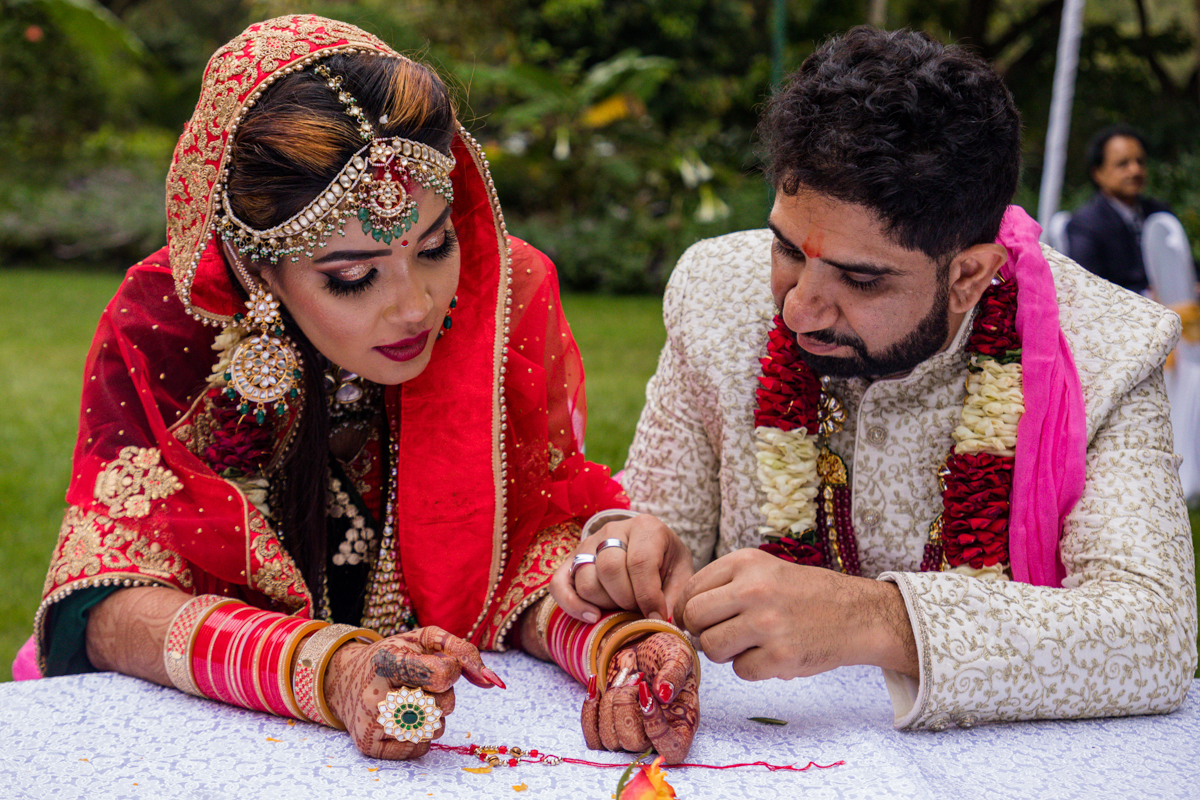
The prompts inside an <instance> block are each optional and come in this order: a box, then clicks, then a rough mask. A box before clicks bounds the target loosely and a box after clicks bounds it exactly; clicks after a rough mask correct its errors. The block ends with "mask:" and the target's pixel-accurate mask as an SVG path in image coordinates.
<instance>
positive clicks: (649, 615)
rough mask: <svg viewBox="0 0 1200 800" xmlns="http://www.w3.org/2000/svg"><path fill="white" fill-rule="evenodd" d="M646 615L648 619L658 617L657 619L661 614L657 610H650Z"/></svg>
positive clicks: (660, 617)
mask: <svg viewBox="0 0 1200 800" xmlns="http://www.w3.org/2000/svg"><path fill="white" fill-rule="evenodd" d="M647 616H648V617H649V618H650V619H658V620H661V619H662V614H659V613H658V612H657V611H651V612H650V613H649V614H648V615H647Z"/></svg>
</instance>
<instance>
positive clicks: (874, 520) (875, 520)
mask: <svg viewBox="0 0 1200 800" xmlns="http://www.w3.org/2000/svg"><path fill="white" fill-rule="evenodd" d="M880 519H881V517H880V515H879V512H878V511H875V510H874V509H867V510H866V511H864V512H863V513H862V524H863V527H864V528H873V527H875V526H876V525H878V524H879V520H880Z"/></svg>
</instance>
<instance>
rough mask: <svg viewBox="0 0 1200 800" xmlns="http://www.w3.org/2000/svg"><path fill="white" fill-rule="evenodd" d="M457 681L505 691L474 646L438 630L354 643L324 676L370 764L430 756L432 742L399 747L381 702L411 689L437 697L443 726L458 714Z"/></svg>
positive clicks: (331, 700)
mask: <svg viewBox="0 0 1200 800" xmlns="http://www.w3.org/2000/svg"><path fill="white" fill-rule="evenodd" d="M459 676H462V677H464V678H466V679H467V681H468V682H470V683H472V684H474V685H476V686H479V687H483V688H491V687H492V686H503V683H501V682H500V679H499V678H497V677H496V673H494V672H492V671H491V670H490V669H488V668H487V667H485V666H484V665H483V660H482V659H481V658H480V657H479V650H478V649H476V648H475V646H474V645H473V644H470V643H469V642H467V641H465V640H463V639H460V638H458V637H457V636H453V635H451V634H450V633H447V632H446V631H444V630H442V629H441V628H437V627H432V626H430V627H427V628H418V629H417V630H415V631H410V632H408V633H402V634H400V635H398V636H392V637H389V638H387V639H383V640H382V641H378V642H375V643H374V644H370V645H367V644H361V643H357V642H354V643H351V644H347V645H344V646H342V647H340V648H339V649H338V651H337V652H336V653H334V656H333V660H332V661H331V662H330V665H329V670H328V672H327V673H326V676H325V700H326V703H327V704H328V705H329V708H330V710H331V711H332V712H333V713H334V714H335V715H336V716H337V718H338V719H340V720H341V721H342V722H343V723H344V724H345V725H346V728H347V730H348V732H349V733H350V735H351V736H352V737H353V739H354V744H355V745H357V746H358V749H359V750H360V751H362V753H363V755H366V756H370V757H371V758H384V759H389V760H402V759H409V758H420V757H421V756H423V755H425V754H426V753H427V752H429V743H428V742H416V743H414V742H400V741H397V740H396V739H393V738H392V737H390V736H388V735H387V734H386V732H385V731H384V729H383V726H382V725H380V724H379V722H378V717H379V702H380V701H381V700H383V699H384V698H385V697H386V696H387V693H388V692H390V691H392V690H393V689H399V688H401V687H404V686H407V687H410V688H416V689H421V690H422V691H424V692H425V693H426V694H428V695H430V696H431V697H433V699H434V701H435V702H436V703H437V705H438V707H439V708H440V709H441V711H442V716H443V724H441V725H439V726H438V728H437V732H436V733H434V735H433V738H434V739H437V738H439V737H441V735H442V734H443V733H444V732H445V730H446V727H445V724H444V717H445V716H446V715H448V714H450V713H451V712H453V711H454V689H453V686H454V683H455V681H457V680H458V678H459Z"/></svg>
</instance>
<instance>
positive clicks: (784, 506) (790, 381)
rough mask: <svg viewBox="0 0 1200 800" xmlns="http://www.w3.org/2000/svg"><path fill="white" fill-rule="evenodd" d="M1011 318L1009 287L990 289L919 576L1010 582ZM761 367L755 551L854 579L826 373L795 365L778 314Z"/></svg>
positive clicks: (1017, 409)
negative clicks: (760, 517) (950, 573)
mask: <svg viewBox="0 0 1200 800" xmlns="http://www.w3.org/2000/svg"><path fill="white" fill-rule="evenodd" d="M1016 314H1017V285H1016V282H1015V281H1013V280H1009V281H1003V282H1002V281H999V280H995V281H993V282H992V285H991V286H989V287H988V289H987V291H985V292H984V294H983V297H982V298H981V299H980V302H979V308H978V312H977V313H976V316H975V320H974V322H973V324H972V327H971V334H970V336H969V337H968V339H967V344H966V351H967V353H968V355H969V362H968V365H967V378H966V398H965V400H964V402H963V409H962V414H961V417H960V421H959V424H958V426H957V427H956V428H955V430H954V431H953V433H952V436H953V439H954V442H955V444H954V447H952V448H951V451H950V453H949V455H948V456H947V458H946V462H945V465H944V466H943V467H942V469H940V470H939V471H938V482H939V486H940V487H941V490H942V501H943V502H942V510H941V512H940V513H939V514H938V515H937V517H935V518H934V520H933V522H932V523H931V524H930V526H929V535H928V540H927V542H926V545H925V552H924V557H923V558H922V561H921V570H922V571H924V572H931V571H939V570H954V571H957V572H964V573H966V574H969V575H975V576H978V577H988V578H996V579H1008V577H1009V566H1008V564H1009V556H1008V510H1009V499H1010V497H1011V495H1012V474H1013V471H1012V468H1013V456H1014V451H1015V447H1016V441H1017V424H1018V422H1020V419H1021V415H1022V413H1024V399H1023V394H1022V391H1021V344H1020V339H1019V338H1018V336H1017V333H1016ZM762 366H763V374H762V377H760V378H759V384H760V385H759V387H758V389H757V393H756V394H757V401H758V404H757V408H756V410H755V412H754V424H755V431H754V432H755V439H756V444H757V451H756V454H755V455H756V457H757V460H758V480H759V482H760V485H761V486H762V488H763V492H764V494H765V496H766V501H765V502H764V503H763V504H762V511H763V514H764V515H765V516H766V519H767V524H766V526H764V527H762V528H761V529H760V532H761V533H763V534H764V535H765V541H764V542H763V543H762V544H761V545H759V548H760V549H762V550H765V551H767V552H769V553H772V554H774V555H776V556H779V557H780V558H783V559H785V560H787V561H791V562H793V563H797V564H807V565H812V566H822V567H830V568H832V569H836V570H838V571H840V572H845V573H847V574H850V575H860V574H861V568H860V566H859V560H858V542H857V539H856V538H855V535H854V527H853V522H852V519H851V513H850V509H851V502H850V501H851V497H850V486H849V479H848V478H849V471H848V470H847V468H846V463H845V462H844V461H843V460H842V458H841V457H840V456H838V455H837V454H836V453H834V452H833V451H832V450H830V449H829V445H828V440H829V436H830V435H831V434H833V433H836V432H837V431H840V430H841V429H842V425H843V423H844V421H845V410H844V409H843V408H842V406H841V403H840V402H839V401H838V400H837V398H836V397H835V396H834V395H833V394H832V393H831V392H830V391H829V379H828V377H818V376H817V375H816V373H815V372H814V371H813V370H812V368H811V367H809V366H808V365H807V364H806V363H805V362H804V360H803V359H802V358H801V357H800V348H799V345H797V344H796V339H795V335H794V334H793V333H792V332H791V331H790V330H789V329H788V328H787V325H786V324H784V322H783V318H782V317H780V316H776V317H775V326H774V328H773V329H772V330H771V332H770V334H769V337H768V341H767V356H766V358H764V359H762ZM809 431H813V432H814V433H811V434H810V433H809Z"/></svg>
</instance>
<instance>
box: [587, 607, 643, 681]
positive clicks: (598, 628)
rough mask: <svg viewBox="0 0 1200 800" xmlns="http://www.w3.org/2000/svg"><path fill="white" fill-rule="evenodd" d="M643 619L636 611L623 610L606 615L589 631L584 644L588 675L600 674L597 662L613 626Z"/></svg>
mask: <svg viewBox="0 0 1200 800" xmlns="http://www.w3.org/2000/svg"><path fill="white" fill-rule="evenodd" d="M638 619H641V618H640V617H639V616H638V614H637V612H636V611H623V612H621V613H618V614H613V615H612V616H611V617H604V618H603V619H601V620H600V621H599V622H597V623H596V624H595V625H593V626H592V630H591V631H590V632H589V633H588V637H587V640H586V641H585V642H584V645H583V652H584V653H586V654H587V664H586V668H587V676H588V677H589V678H590V677H592V676H593V675H599V674H600V673H599V671H598V669H597V664H598V663H599V661H598V659H597V656H598V655H599V652H600V645H601V643H602V642H603V641H604V637H605V635H606V634H608V632H609V631H611V630H612V629H613V628H615V627H617V626H618V625H620V624H621V623H622V622H633V621H635V620H638Z"/></svg>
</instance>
